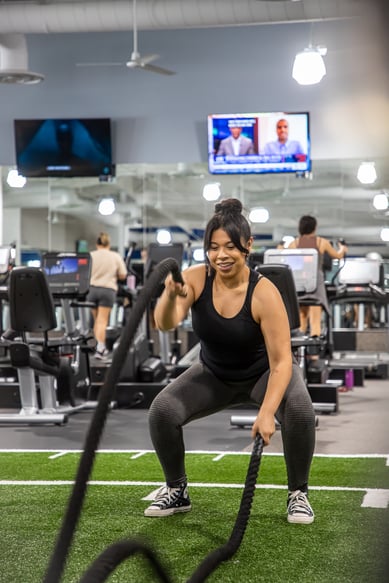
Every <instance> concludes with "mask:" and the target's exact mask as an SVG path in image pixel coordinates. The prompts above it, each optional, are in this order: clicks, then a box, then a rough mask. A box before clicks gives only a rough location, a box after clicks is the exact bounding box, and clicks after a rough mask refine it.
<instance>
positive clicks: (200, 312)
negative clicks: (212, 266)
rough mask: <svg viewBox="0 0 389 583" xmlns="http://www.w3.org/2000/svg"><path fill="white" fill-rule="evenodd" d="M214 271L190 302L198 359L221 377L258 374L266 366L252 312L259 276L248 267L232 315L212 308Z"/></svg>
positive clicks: (230, 378)
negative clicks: (243, 291)
mask: <svg viewBox="0 0 389 583" xmlns="http://www.w3.org/2000/svg"><path fill="white" fill-rule="evenodd" d="M214 277H215V275H214V272H212V274H211V275H210V276H208V275H207V276H206V281H205V286H204V289H203V291H202V292H201V294H200V297H199V298H198V300H197V301H196V302H195V303H194V304H193V305H192V325H193V330H194V331H195V333H196V335H197V336H198V338H199V339H200V347H201V350H200V360H202V362H204V364H206V365H207V366H208V367H209V368H210V369H211V371H212V372H213V373H214V374H215V375H216V376H217V377H219V378H220V379H222V380H229V381H238V380H241V379H250V378H255V377H259V376H261V375H262V374H263V373H264V372H265V371H266V370H268V368H269V362H268V358H267V353H266V348H265V341H264V338H263V335H262V332H261V328H260V326H259V324H257V322H255V320H254V318H253V317H252V314H251V298H252V295H253V291H254V288H255V286H256V284H257V283H258V281H259V279H260V278H261V277H262V276H261V275H260V274H259V273H258V272H257V271H254V270H253V269H250V276H249V283H248V287H247V293H246V298H245V301H244V304H243V306H242V309H241V310H240V311H239V312H238V314H237V315H236V316H234V317H233V318H224V317H223V316H220V314H218V312H217V311H216V310H215V308H214V305H213V299H212V287H213V280H214Z"/></svg>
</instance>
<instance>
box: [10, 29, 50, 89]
mask: <svg viewBox="0 0 389 583" xmlns="http://www.w3.org/2000/svg"><path fill="white" fill-rule="evenodd" d="M43 79H44V76H43V75H41V74H40V73H34V72H32V71H29V70H28V55H27V44H26V39H25V37H24V35H22V34H3V35H0V83H14V84H15V83H16V84H21V85H32V84H34V83H40V82H41V81H43Z"/></svg>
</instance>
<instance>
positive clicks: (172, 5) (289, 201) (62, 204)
mask: <svg viewBox="0 0 389 583" xmlns="http://www.w3.org/2000/svg"><path fill="white" fill-rule="evenodd" d="M53 4H56V5H57V10H56V12H55V16H54V13H53V11H52V9H53V6H51V5H53ZM71 4H73V5H75V6H76V7H77V8H78V7H79V8H80V11H81V12H82V14H84V15H85V18H83V17H82V16H80V14H81V12H80V13H79V12H76V11H75V10H72V9H71V8H70V5H71ZM87 4H88V5H89V6H90V7H93V15H94V16H91V14H92V13H91V12H89V13H88V10H87V8H86V6H85V5H87ZM137 6H138V18H137V20H138V25H139V28H140V29H153V28H185V27H187V28H196V27H207V26H221V27H223V26H236V25H240V24H247V23H249V24H255V23H262V24H263V23H266V24H271V23H272V22H274V23H276V22H277V23H278V22H298V21H302V20H323V19H336V18H347V17H350V16H354V15H355V14H356V13H360V12H361V11H363V10H366V9H367V8H368V7H369V6H371V3H370V2H368V1H367V0H366V1H365V0H301V1H295V2H293V1H292V0H289V1H279V0H268V1H264V2H262V1H260V0H247V1H243V0H238V1H237V2H236V1H235V2H232V1H231V0H226V1H224V0H223V1H222V0H209V1H208V0H190V1H188V2H177V1H176V0H162V1H161V2H158V3H157V2H152V1H149V0H138V3H137ZM107 11H108V12H107ZM107 14H109V18H107ZM131 25H132V11H131V2H130V1H129V0H128V1H127V0H126V1H122V0H110V1H109V2H108V0H107V1H105V0H103V1H101V2H98V1H93V0H87V1H86V0H84V1H83V2H76V1H73V0H61V1H58V0H48V1H46V2H45V1H43V2H34V1H24V2H21V1H18V0H0V34H1V33H9V32H12V33H13V32H18V33H34V32H50V33H51V32H56V31H57V30H58V31H63V30H64V28H66V27H67V28H68V30H69V31H70V30H76V31H81V32H82V31H83V30H91V31H93V30H124V29H127V30H128V28H130V27H131ZM385 123H386V126H388V120H385ZM360 161H361V160H360V159H343V160H338V159H337V160H317V161H314V163H313V170H312V176H311V177H310V178H309V179H301V178H295V177H294V176H293V175H282V176H274V175H261V176H255V175H249V176H244V177H239V176H226V177H221V176H218V177H213V178H212V180H214V181H217V182H220V183H221V191H222V194H223V196H237V197H238V198H240V199H241V200H242V202H243V204H244V207H245V209H247V210H249V209H250V208H252V207H253V206H265V207H266V208H267V209H268V210H269V212H270V220H269V222H268V223H267V224H266V225H254V226H253V230H254V233H255V234H257V235H258V236H259V235H265V236H267V237H272V238H273V240H274V241H277V240H279V239H280V238H281V237H282V236H283V235H286V234H292V235H295V234H296V226H297V222H298V219H299V217H300V216H301V215H302V214H307V213H310V214H314V215H315V216H318V217H319V230H320V233H321V234H323V235H327V236H329V237H332V238H339V237H343V238H345V239H346V240H347V241H348V242H349V243H350V244H352V245H353V246H354V249H355V250H357V249H360V250H361V253H364V252H366V251H367V250H370V249H371V248H373V247H374V248H375V249H377V250H379V251H380V252H381V253H382V254H383V255H386V256H388V255H389V248H388V246H387V245H382V244H381V243H380V240H379V232H380V229H381V228H382V227H383V226H387V225H388V226H389V216H388V213H386V214H385V213H384V212H382V211H381V212H380V213H378V212H377V211H375V210H374V208H373V206H372V199H373V196H374V194H376V193H377V192H380V191H381V190H382V189H386V190H387V191H388V192H389V158H384V157H382V158H380V159H378V160H377V159H376V160H375V162H376V168H377V173H378V179H377V181H376V183H375V184H374V185H372V186H371V187H366V186H362V185H361V184H360V183H359V182H358V180H357V179H356V172H357V168H358V165H359V163H360ZM6 171H7V169H5V171H4V173H3V189H4V194H3V196H4V205H5V207H8V208H11V207H14V206H19V207H21V208H24V209H27V208H43V207H46V206H47V200H48V195H47V192H48V191H49V193H50V194H49V198H50V207H51V211H53V212H56V213H63V214H66V215H68V216H77V217H78V218H80V217H85V219H86V220H89V221H90V220H91V219H92V218H93V217H94V216H96V213H97V211H96V201H98V200H99V199H100V198H101V197H102V196H103V195H108V194H110V195H113V196H114V197H115V198H116V200H117V202H118V208H119V211H120V214H121V216H122V217H124V222H125V223H126V224H128V225H130V226H134V227H136V226H140V225H143V226H144V227H146V226H147V227H161V226H178V227H180V228H182V229H183V231H184V232H185V233H186V234H188V235H193V233H194V230H195V229H201V228H203V227H204V223H205V221H206V220H207V218H208V217H209V215H210V212H211V210H212V208H213V203H206V202H205V201H204V199H203V198H202V196H201V193H202V188H203V186H204V184H205V183H206V182H209V181H210V176H209V174H208V171H207V167H206V164H200V163H195V164H190V163H186V162H182V163H177V164H119V165H118V166H117V176H116V178H115V179H114V180H113V181H112V182H111V183H99V182H98V181H97V180H96V179H57V180H55V179H50V181H47V180H43V179H33V180H29V181H28V183H27V185H26V187H25V188H24V189H23V190H20V191H16V190H15V189H12V190H11V189H10V188H9V187H8V185H7V184H6V182H5V177H6V173H7V172H6ZM115 220H117V219H115V218H113V219H107V224H114V222H115ZM183 236H184V237H185V236H186V235H183ZM357 252H358V251H356V253H357Z"/></svg>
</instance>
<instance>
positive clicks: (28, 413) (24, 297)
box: [0, 267, 67, 424]
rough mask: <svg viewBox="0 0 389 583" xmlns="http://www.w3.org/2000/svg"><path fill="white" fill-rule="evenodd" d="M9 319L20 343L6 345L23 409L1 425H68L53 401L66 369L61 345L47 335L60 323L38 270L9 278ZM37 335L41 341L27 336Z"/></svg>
mask: <svg viewBox="0 0 389 583" xmlns="http://www.w3.org/2000/svg"><path fill="white" fill-rule="evenodd" d="M8 295H9V303H10V320H11V328H12V330H13V331H14V332H15V333H16V334H18V335H20V340H21V341H19V340H18V338H17V337H16V339H14V340H9V341H3V342H5V343H6V345H7V347H8V350H9V354H10V361H11V365H12V366H13V367H15V368H16V369H17V373H18V379H19V390H20V400H21V410H20V412H19V413H16V414H15V413H10V414H6V413H4V414H2V415H0V422H1V423H17V424H19V423H20V424H26V423H27V424H30V423H55V424H62V423H66V421H67V417H66V414H64V413H59V412H57V411H56V402H55V400H54V398H53V379H54V378H58V377H59V374H60V368H61V366H62V367H63V361H61V357H60V353H59V344H58V342H51V343H50V341H49V339H48V332H49V331H50V330H53V329H54V328H55V327H56V325H57V323H56V318H55V310H54V304H53V299H52V296H51V294H50V291H49V286H48V282H47V278H46V276H45V274H44V273H43V272H42V271H41V270H40V269H38V268H35V267H29V268H24V267H15V268H14V269H13V270H12V271H11V273H10V279H9V290H8ZM32 332H33V333H38V334H39V336H40V337H39V338H38V337H35V340H32V339H31V338H29V339H28V340H27V334H28V333H32ZM35 373H37V375H38V379H39V388H40V402H41V405H42V408H40V404H39V400H38V394H37V391H36V385H35Z"/></svg>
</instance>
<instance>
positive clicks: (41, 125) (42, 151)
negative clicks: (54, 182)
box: [14, 118, 113, 178]
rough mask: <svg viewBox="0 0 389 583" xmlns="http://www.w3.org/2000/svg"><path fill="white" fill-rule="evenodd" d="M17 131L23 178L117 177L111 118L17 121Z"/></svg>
mask: <svg viewBox="0 0 389 583" xmlns="http://www.w3.org/2000/svg"><path fill="white" fill-rule="evenodd" d="M14 129H15V149H16V165H17V169H18V172H19V174H22V175H23V176H26V177H28V178H35V177H49V176H62V177H73V176H112V175H113V166H112V146H111V121H110V119H107V118H100V119H34V120H28V119H17V120H14Z"/></svg>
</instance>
